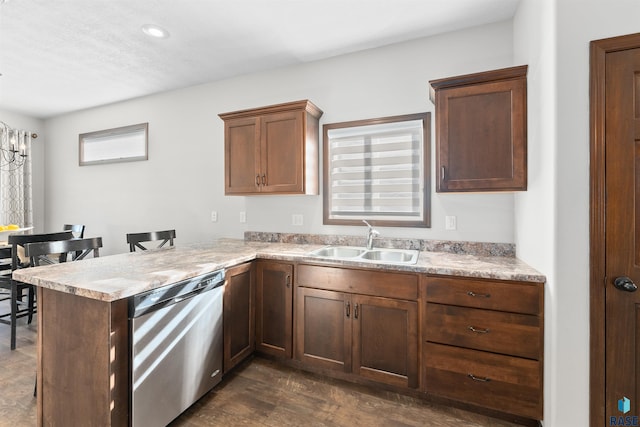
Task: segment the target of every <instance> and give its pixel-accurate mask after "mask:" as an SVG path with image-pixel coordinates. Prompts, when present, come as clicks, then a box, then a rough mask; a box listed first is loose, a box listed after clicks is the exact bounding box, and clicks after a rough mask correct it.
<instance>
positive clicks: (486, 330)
mask: <svg viewBox="0 0 640 427" xmlns="http://www.w3.org/2000/svg"><path fill="white" fill-rule="evenodd" d="M467 329H469V330H470V331H471V332H475V333H477V334H488V333H489V328H485V329H478V328H474V327H473V326H467Z"/></svg>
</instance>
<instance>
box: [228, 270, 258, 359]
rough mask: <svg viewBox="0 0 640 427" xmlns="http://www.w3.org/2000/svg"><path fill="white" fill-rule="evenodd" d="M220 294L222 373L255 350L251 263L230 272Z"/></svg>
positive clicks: (253, 290)
mask: <svg viewBox="0 0 640 427" xmlns="http://www.w3.org/2000/svg"><path fill="white" fill-rule="evenodd" d="M226 276H227V283H226V287H225V290H224V300H223V301H224V319H223V329H224V362H223V365H224V372H227V371H229V370H230V369H231V368H233V367H234V366H236V365H237V364H238V363H240V362H241V361H242V360H243V359H244V358H245V357H247V356H248V355H250V354H251V353H252V352H253V350H254V348H255V332H254V324H255V318H254V314H255V312H254V307H253V304H254V299H255V275H254V268H253V264H252V263H247V264H242V265H240V266H237V267H234V268H230V269H229V270H227V272H226Z"/></svg>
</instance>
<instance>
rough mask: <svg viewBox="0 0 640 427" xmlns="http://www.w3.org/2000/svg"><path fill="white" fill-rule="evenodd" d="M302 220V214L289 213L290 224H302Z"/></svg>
mask: <svg viewBox="0 0 640 427" xmlns="http://www.w3.org/2000/svg"><path fill="white" fill-rule="evenodd" d="M303 221H304V217H303V216H302V214H293V215H291V224H292V225H302V223H303Z"/></svg>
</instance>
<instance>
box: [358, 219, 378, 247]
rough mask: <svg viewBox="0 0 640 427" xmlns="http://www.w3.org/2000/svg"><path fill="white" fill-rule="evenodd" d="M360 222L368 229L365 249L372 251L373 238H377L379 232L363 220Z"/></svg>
mask: <svg viewBox="0 0 640 427" xmlns="http://www.w3.org/2000/svg"><path fill="white" fill-rule="evenodd" d="M362 222H364V223H365V224H367V227H369V229H368V230H367V249H369V250H371V249H373V237H374V236H379V235H380V232H379V231H378V230H376V229H375V228H373V227H372V226H371V224H369V223H368V222H367V221H365V220H364V219H363V220H362Z"/></svg>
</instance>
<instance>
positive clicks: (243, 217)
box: [240, 211, 247, 223]
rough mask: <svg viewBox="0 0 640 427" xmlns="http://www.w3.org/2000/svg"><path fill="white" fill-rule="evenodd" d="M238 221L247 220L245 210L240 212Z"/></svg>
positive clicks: (243, 221)
mask: <svg viewBox="0 0 640 427" xmlns="http://www.w3.org/2000/svg"><path fill="white" fill-rule="evenodd" d="M240 222H241V223H245V222H247V213H246V212H245V211H241V212H240Z"/></svg>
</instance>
